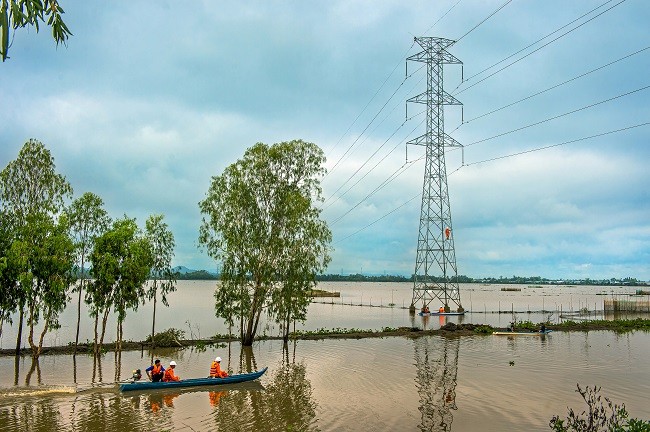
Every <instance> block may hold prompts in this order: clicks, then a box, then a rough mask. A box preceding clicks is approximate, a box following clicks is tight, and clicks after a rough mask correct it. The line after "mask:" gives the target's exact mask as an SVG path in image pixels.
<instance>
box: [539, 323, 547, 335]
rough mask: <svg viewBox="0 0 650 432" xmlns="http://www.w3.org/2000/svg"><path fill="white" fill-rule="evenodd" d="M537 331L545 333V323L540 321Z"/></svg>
mask: <svg viewBox="0 0 650 432" xmlns="http://www.w3.org/2000/svg"><path fill="white" fill-rule="evenodd" d="M539 332H540V333H546V324H544V323H542V325H541V326H539Z"/></svg>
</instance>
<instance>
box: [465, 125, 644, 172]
mask: <svg viewBox="0 0 650 432" xmlns="http://www.w3.org/2000/svg"><path fill="white" fill-rule="evenodd" d="M648 125H650V121H649V122H645V123H639V124H635V125H632V126H626V127H624V128H621V129H616V130H612V131H607V132H602V133H599V134H595V135H589V136H586V137H582V138H577V139H573V140H569V141H564V142H561V143H557V144H551V145H547V146H543V147H537V148H534V149H530V150H524V151H521V152H517V153H511V154H508V155H504V156H497V157H494V158H490V159H485V160H481V161H477V162H470V163H466V164H465V166H470V165H478V164H481V163H485V162H492V161H495V160H499V159H506V158H510V157H513V156H520V155H522V154H526V153H533V152H538V151H541V150H547V149H550V148H553V147H560V146H563V145H566V144H572V143H576V142H579V141H585V140H588V139H592V138H598V137H601V136H605V135H611V134H615V133H618V132H623V131H626V130H630V129H634V128H638V127H642V126H648Z"/></svg>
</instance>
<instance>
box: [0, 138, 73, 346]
mask: <svg viewBox="0 0 650 432" xmlns="http://www.w3.org/2000/svg"><path fill="white" fill-rule="evenodd" d="M71 196H72V187H71V186H70V184H69V183H68V181H67V180H66V178H65V177H64V176H63V175H61V174H58V173H57V172H56V166H55V164H54V158H53V157H52V154H51V153H50V151H49V150H48V149H47V148H45V146H44V145H43V143H41V142H40V141H37V140H33V139H30V140H29V141H27V142H26V143H25V144H24V145H23V147H22V148H21V150H20V152H19V153H18V157H17V158H16V159H15V160H13V161H11V162H9V164H8V165H7V166H6V167H5V168H4V169H3V170H2V172H0V205H1V206H2V207H1V208H0V212H2V213H3V214H4V220H5V223H6V226H7V227H8V228H7V229H8V232H9V234H10V237H11V242H12V244H13V242H20V244H22V245H23V246H24V245H26V244H28V242H27V239H26V236H27V235H28V234H29V233H30V230H29V229H27V225H29V224H30V223H31V224H36V225H39V226H40V224H43V223H45V221H44V219H49V221H48V222H47V223H49V224H50V225H57V223H56V222H55V220H56V218H58V216H59V214H60V213H61V210H62V209H63V206H64V200H65V199H66V198H69V197H71ZM50 231H51V232H54V230H50ZM57 235H58V234H57ZM19 246H20V245H19V244H17V245H16V246H15V249H14V252H16V251H17V250H19V249H21V248H20V247H19ZM21 250H22V249H21ZM28 253H29V251H24V254H28ZM14 258H16V256H14ZM12 262H13V263H14V264H15V265H24V266H29V265H30V263H31V262H32V261H30V260H28V259H26V258H25V259H23V260H20V259H17V258H16V259H15V260H13V261H12ZM20 272H23V273H29V272H32V273H33V271H32V269H30V268H28V267H27V268H23V269H22V270H20ZM17 281H18V290H17V292H16V298H15V302H16V304H15V306H16V309H17V311H18V313H19V317H18V331H17V337H16V353H17V354H18V353H19V352H20V342H21V340H22V328H23V321H24V315H25V304H26V301H27V296H26V293H27V291H28V290H30V289H31V287H29V286H26V285H25V283H28V282H29V280H27V279H24V278H18V279H17ZM32 282H33V283H37V282H38V281H36V280H32ZM46 299H47V298H46Z"/></svg>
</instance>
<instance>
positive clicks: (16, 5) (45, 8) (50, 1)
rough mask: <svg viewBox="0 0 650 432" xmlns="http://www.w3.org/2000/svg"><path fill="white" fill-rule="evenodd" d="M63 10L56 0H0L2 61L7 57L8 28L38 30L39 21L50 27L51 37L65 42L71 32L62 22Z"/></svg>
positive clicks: (0, 52)
mask: <svg viewBox="0 0 650 432" xmlns="http://www.w3.org/2000/svg"><path fill="white" fill-rule="evenodd" d="M64 13H65V12H64V11H63V9H62V8H61V6H60V5H59V1H58V0H2V1H0V56H1V57H2V61H3V62H4V61H5V60H6V59H7V58H8V53H9V47H10V46H11V43H10V41H9V39H10V37H9V29H10V28H11V29H13V30H16V29H19V28H24V27H34V28H35V29H36V31H37V32H38V31H39V26H40V24H41V23H46V24H47V25H48V26H50V27H51V28H52V37H53V38H54V40H55V41H56V44H57V46H58V45H59V43H63V44H65V43H66V41H67V40H68V36H71V35H72V33H71V32H70V30H69V29H68V26H67V25H66V24H65V23H64V22H63V19H62V18H61V15H63V14H64Z"/></svg>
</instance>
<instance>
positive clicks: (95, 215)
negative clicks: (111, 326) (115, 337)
mask: <svg viewBox="0 0 650 432" xmlns="http://www.w3.org/2000/svg"><path fill="white" fill-rule="evenodd" d="M103 205H104V201H102V199H101V198H100V197H98V196H97V195H95V194H94V193H92V192H86V193H84V194H83V195H82V196H81V197H80V198H77V199H76V200H74V201H73V202H72V204H71V205H70V207H68V209H67V210H66V213H67V215H68V219H69V221H70V232H71V233H72V235H73V237H74V240H75V246H76V251H77V262H78V263H79V265H80V267H79V268H78V270H77V275H78V278H79V283H78V285H77V287H76V289H77V291H78V299H77V331H76V333H75V339H74V353H75V354H76V353H77V345H78V344H79V325H80V323H81V295H82V292H83V289H84V283H85V281H86V260H87V258H88V255H89V254H90V252H91V251H92V248H93V244H94V242H95V238H97V236H98V235H100V234H102V233H103V232H104V231H106V229H107V228H108V225H109V224H110V218H109V216H108V213H106V210H104V209H103Z"/></svg>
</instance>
